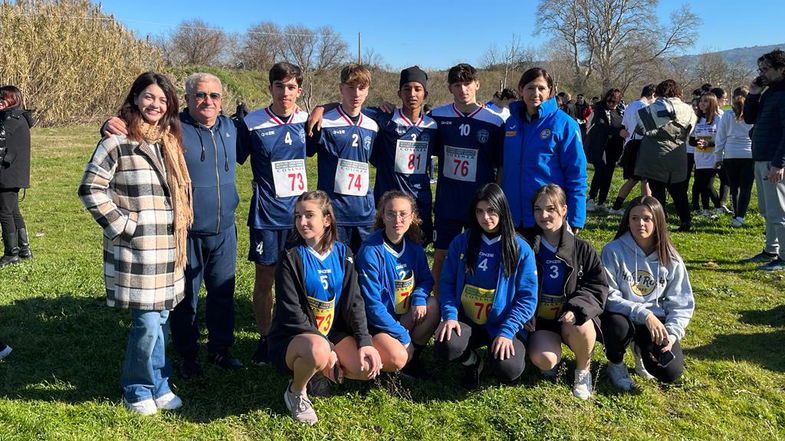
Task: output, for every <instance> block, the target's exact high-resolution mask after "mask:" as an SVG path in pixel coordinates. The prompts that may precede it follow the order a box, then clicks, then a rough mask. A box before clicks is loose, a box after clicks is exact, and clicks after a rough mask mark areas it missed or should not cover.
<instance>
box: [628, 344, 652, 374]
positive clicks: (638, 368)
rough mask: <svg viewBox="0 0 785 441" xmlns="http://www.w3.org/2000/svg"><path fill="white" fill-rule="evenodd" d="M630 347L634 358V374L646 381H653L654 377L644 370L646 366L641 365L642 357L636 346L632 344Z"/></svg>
mask: <svg viewBox="0 0 785 441" xmlns="http://www.w3.org/2000/svg"><path fill="white" fill-rule="evenodd" d="M630 346H632V355H633V356H634V357H635V373H636V374H638V376H639V377H643V378H644V379H646V380H653V379H654V375H652V374H650V373H649V371H647V370H646V366H644V365H643V355H641V351H640V348H638V345H636V344H635V343H632V344H631V345H630Z"/></svg>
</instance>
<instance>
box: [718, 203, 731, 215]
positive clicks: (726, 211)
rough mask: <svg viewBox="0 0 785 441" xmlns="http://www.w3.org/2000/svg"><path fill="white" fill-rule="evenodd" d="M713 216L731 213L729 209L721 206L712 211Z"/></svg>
mask: <svg viewBox="0 0 785 441" xmlns="http://www.w3.org/2000/svg"><path fill="white" fill-rule="evenodd" d="M714 214H716V215H718V216H722V215H723V214H733V212H732V211H730V208H728V207H726V206H724V205H722V206H720V207H717V208H715V209H714Z"/></svg>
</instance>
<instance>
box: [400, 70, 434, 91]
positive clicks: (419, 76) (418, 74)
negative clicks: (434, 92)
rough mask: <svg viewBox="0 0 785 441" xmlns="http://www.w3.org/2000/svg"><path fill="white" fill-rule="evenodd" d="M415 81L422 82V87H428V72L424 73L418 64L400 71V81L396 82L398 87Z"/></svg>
mask: <svg viewBox="0 0 785 441" xmlns="http://www.w3.org/2000/svg"><path fill="white" fill-rule="evenodd" d="M410 81H416V82H418V83H420V84H422V87H423V88H425V89H426V90H427V89H428V74H427V73H425V71H423V70H422V69H420V67H419V66H412V67H407V68H406V69H404V70H402V71H401V82H400V83H398V88H399V89H400V88H401V86H403V85H404V84H405V83H408V82H410Z"/></svg>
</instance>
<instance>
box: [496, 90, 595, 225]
mask: <svg viewBox="0 0 785 441" xmlns="http://www.w3.org/2000/svg"><path fill="white" fill-rule="evenodd" d="M537 110H538V114H537V115H535V116H531V115H529V114H528V113H527V111H526V105H525V104H524V103H523V102H522V101H518V102H514V103H512V104H510V117H509V118H508V119H507V122H506V124H505V138H504V160H503V166H504V173H503V178H502V189H503V190H504V193H505V195H506V196H507V200H508V201H509V203H510V211H511V213H512V219H513V222H514V223H515V226H516V228H518V229H519V230H522V231H523V232H524V236H527V239H528V238H529V237H528V236H530V235H531V236H532V237H533V235H532V234H527V232H531V231H532V230H533V229H534V228H536V227H535V226H536V224H535V222H534V213H533V212H532V197H533V196H534V193H535V192H536V191H537V189H538V188H540V187H541V186H543V185H545V184H558V185H559V186H560V187H562V188H563V189H564V191H565V192H566V193H567V206H568V207H569V211H568V212H567V221H568V222H569V224H570V226H571V227H572V228H573V229H574V230H575V229H582V228H583V226H584V222H585V221H586V187H587V185H586V180H587V174H586V156H585V154H584V152H583V143H582V141H581V131H580V127H579V126H578V123H577V122H575V120H574V119H572V118H571V117H570V116H569V115H567V114H566V113H565V112H564V111H562V110H559V108H558V106H557V104H556V98H550V99H548V100H546V101H544V102H543V103H542V104H541V105H540V106H539V108H538V109H537Z"/></svg>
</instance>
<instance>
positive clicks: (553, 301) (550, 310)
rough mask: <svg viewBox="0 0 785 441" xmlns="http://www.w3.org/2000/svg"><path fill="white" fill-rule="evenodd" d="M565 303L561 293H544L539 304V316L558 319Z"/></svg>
mask: <svg viewBox="0 0 785 441" xmlns="http://www.w3.org/2000/svg"><path fill="white" fill-rule="evenodd" d="M563 303H564V299H563V297H562V296H561V295H551V294H543V295H542V298H540V303H539V304H538V305H537V318H541V319H545V320H556V319H557V318H559V313H561V306H562V304H563Z"/></svg>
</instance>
